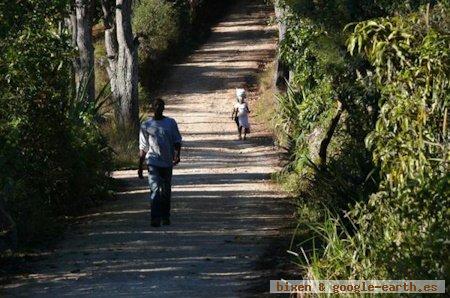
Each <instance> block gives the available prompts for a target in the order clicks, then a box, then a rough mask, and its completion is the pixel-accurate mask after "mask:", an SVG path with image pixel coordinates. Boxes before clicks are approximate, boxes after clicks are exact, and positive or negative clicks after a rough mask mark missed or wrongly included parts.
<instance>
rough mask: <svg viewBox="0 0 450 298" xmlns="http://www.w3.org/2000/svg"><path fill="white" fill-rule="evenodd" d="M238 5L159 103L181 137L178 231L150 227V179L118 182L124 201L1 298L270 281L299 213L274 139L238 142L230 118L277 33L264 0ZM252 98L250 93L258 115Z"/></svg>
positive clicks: (194, 291)
mask: <svg viewBox="0 0 450 298" xmlns="http://www.w3.org/2000/svg"><path fill="white" fill-rule="evenodd" d="M237 2H239V3H238V4H236V6H235V7H234V8H233V9H232V10H231V13H230V14H229V16H227V17H226V18H225V19H224V20H223V21H222V22H220V23H219V24H218V25H217V26H216V27H215V28H213V33H212V35H211V37H210V39H209V41H208V42H207V43H206V44H205V45H204V46H202V47H201V48H200V49H198V50H197V51H196V52H195V53H194V54H193V55H192V56H191V57H189V58H188V59H187V61H186V62H185V63H182V64H179V65H175V66H174V67H173V71H172V75H171V76H170V78H169V79H168V80H167V83H166V84H167V85H166V88H165V91H164V92H163V94H162V97H163V98H164V99H165V100H166V101H167V111H166V114H167V115H168V116H170V117H174V118H175V119H177V121H178V123H179V125H180V130H181V132H182V134H183V137H184V143H183V145H184V148H183V149H184V150H183V152H182V162H181V164H180V165H179V166H178V167H177V168H176V170H175V173H174V175H175V176H174V186H173V199H172V200H173V201H172V202H173V203H172V225H171V226H167V227H161V228H152V227H150V214H149V212H148V210H149V202H148V200H147V197H148V186H147V184H146V180H138V179H137V177H136V172H135V171H121V172H116V173H115V174H114V176H115V177H116V178H117V179H119V180H120V181H121V183H122V184H123V185H126V186H124V187H123V188H122V189H121V190H120V191H119V192H118V193H117V194H116V197H115V200H114V201H113V202H111V203H108V204H106V205H105V206H103V207H101V209H99V210H93V211H92V212H91V213H90V214H87V215H85V216H82V217H80V218H79V219H78V221H79V225H78V226H77V227H76V229H74V230H73V231H69V232H68V234H67V236H66V237H65V240H64V241H62V243H61V244H60V245H59V246H58V247H57V248H56V249H55V250H54V251H50V252H48V253H45V254H42V255H37V256H36V257H34V258H33V259H32V260H31V261H32V262H31V263H30V267H32V268H33V269H34V270H35V271H34V272H33V274H30V275H26V276H17V278H15V279H14V280H12V281H11V282H10V283H9V284H8V285H7V286H6V287H5V288H3V289H2V291H3V295H5V296H14V295H18V296H20V295H23V296H28V295H29V296H33V297H40V296H41V297H42V296H44V297H45V296H47V297H62V296H74V297H80V296H84V295H85V296H93V297H102V296H124V297H139V296H145V297H237V296H246V295H247V294H248V293H249V292H248V291H249V288H251V287H255V286H256V285H259V284H261V279H263V281H264V276H267V274H268V272H266V271H267V270H266V269H261V268H259V267H258V266H257V263H258V260H259V259H260V258H261V257H262V256H263V255H264V252H265V251H266V250H267V248H268V246H270V244H271V243H272V242H273V241H274V240H275V239H277V237H279V236H280V228H283V227H285V226H286V225H288V221H289V217H290V215H291V213H290V212H291V211H290V207H289V206H288V202H287V201H286V200H285V199H284V197H283V195H282V194H281V193H280V191H279V190H277V189H275V187H274V185H272V184H271V183H269V180H270V173H272V172H274V171H275V169H276V167H277V164H278V162H277V155H278V153H277V151H276V149H275V147H274V146H273V142H272V141H271V139H270V137H269V136H268V135H267V133H266V132H265V130H264V128H263V126H262V125H260V124H257V123H254V121H255V120H254V119H253V120H252V134H251V135H250V138H249V139H248V140H247V141H238V140H237V133H236V127H235V123H234V122H233V121H232V120H231V119H230V115H231V109H232V105H233V102H234V101H235V97H234V94H235V90H234V88H236V87H240V86H242V85H243V84H246V85H247V86H254V84H255V82H256V75H257V73H258V71H259V70H260V68H261V66H262V65H264V63H266V62H267V61H269V60H270V59H271V58H273V56H274V51H275V44H276V34H275V28H274V27H272V26H269V25H268V21H269V18H270V16H271V11H270V8H268V7H267V6H265V5H264V3H265V1H264V0H261V1H256V0H255V1H237ZM255 97H256V94H255V93H254V92H253V91H252V92H250V108H251V107H252V101H253V100H255ZM268 285H269V281H268V280H267V285H266V287H268ZM265 290H267V289H261V291H265ZM2 297H3V296H2Z"/></svg>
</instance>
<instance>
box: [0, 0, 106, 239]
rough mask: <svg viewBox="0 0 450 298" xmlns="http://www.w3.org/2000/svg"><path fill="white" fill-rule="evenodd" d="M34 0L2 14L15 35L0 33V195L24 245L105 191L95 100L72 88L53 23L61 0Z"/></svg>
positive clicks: (62, 39)
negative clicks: (59, 218)
mask: <svg viewBox="0 0 450 298" xmlns="http://www.w3.org/2000/svg"><path fill="white" fill-rule="evenodd" d="M39 2H40V1H35V3H34V4H35V5H28V4H25V3H16V5H15V6H14V9H11V10H4V11H2V13H3V14H2V17H4V16H5V15H4V14H5V13H6V14H8V15H9V14H11V15H9V17H10V18H9V17H8V18H5V19H7V20H8V19H11V20H13V21H11V22H9V23H8V22H7V23H2V25H4V26H5V25H6V26H10V27H12V26H14V30H7V31H6V32H7V33H6V34H5V35H2V36H0V51H1V52H2V55H1V58H0V59H1V61H0V168H1V169H2V170H1V171H0V197H2V199H3V200H5V201H6V211H7V212H8V213H10V214H11V215H12V218H13V219H14V221H16V223H17V229H18V234H19V238H20V239H21V240H23V241H25V240H27V241H33V240H43V239H45V236H46V235H52V233H53V231H54V230H55V229H58V228H59V226H60V225H57V224H55V221H56V220H57V218H58V217H59V216H62V215H68V214H73V213H77V212H79V211H81V210H82V209H83V208H84V207H85V206H87V205H89V204H91V203H92V200H93V199H94V198H98V196H99V195H104V194H106V193H107V186H108V177H107V175H108V171H109V164H110V152H109V149H108V147H107V146H106V143H105V139H104V138H103V137H102V135H101V134H100V132H99V130H98V126H97V118H96V116H97V115H96V114H97V112H98V107H96V103H86V102H85V99H84V98H77V97H76V96H75V92H74V90H73V88H72V87H71V86H72V81H73V80H72V73H71V67H72V60H71V57H72V55H73V50H72V48H71V47H70V42H69V36H68V35H67V34H65V32H63V31H59V30H58V29H57V27H56V26H55V24H57V23H58V22H59V21H60V20H62V13H63V12H64V8H65V4H64V3H63V2H64V1H61V2H58V1H55V2H52V3H50V4H49V3H47V2H46V3H45V5H44V3H43V2H42V3H39ZM15 16H16V17H15ZM19 18H20V20H21V21H20V22H16V20H17V19H19ZM10 29H11V28H10ZM3 33H4V31H2V34H3ZM79 94H83V92H79Z"/></svg>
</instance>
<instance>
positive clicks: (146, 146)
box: [138, 127, 149, 179]
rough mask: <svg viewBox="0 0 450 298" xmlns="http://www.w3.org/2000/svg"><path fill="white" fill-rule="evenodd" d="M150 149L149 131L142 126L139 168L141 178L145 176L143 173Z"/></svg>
mask: <svg viewBox="0 0 450 298" xmlns="http://www.w3.org/2000/svg"><path fill="white" fill-rule="evenodd" d="M148 149H149V144H148V133H147V131H146V130H145V127H141V130H140V131H139V169H138V176H139V178H140V179H143V178H144V175H143V171H144V161H145V156H146V155H147V151H148Z"/></svg>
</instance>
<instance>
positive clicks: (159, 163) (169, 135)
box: [139, 117, 181, 168]
mask: <svg viewBox="0 0 450 298" xmlns="http://www.w3.org/2000/svg"><path fill="white" fill-rule="evenodd" d="M176 143H181V135H180V131H179V130H178V125H177V122H176V121H175V120H174V119H172V118H169V117H165V118H163V119H161V120H155V119H153V118H149V119H148V120H147V121H145V122H144V123H142V125H141V130H140V132H139V149H140V150H143V151H145V152H147V154H146V156H145V159H146V160H147V164H148V165H152V166H156V167H163V168H168V167H172V166H173V158H174V154H175V148H174V145H175V144H176Z"/></svg>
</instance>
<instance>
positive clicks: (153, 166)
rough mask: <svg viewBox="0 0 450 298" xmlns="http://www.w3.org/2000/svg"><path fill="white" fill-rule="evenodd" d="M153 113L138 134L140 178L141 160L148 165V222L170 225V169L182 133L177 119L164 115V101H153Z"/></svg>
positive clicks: (155, 224) (178, 152) (157, 224)
mask: <svg viewBox="0 0 450 298" xmlns="http://www.w3.org/2000/svg"><path fill="white" fill-rule="evenodd" d="M153 110H154V116H153V117H150V118H149V119H148V120H147V121H145V122H144V123H142V125H141V129H140V133H139V150H140V153H139V170H138V176H139V178H141V179H143V178H144V176H143V169H144V161H146V162H147V167H148V182H149V186H150V199H151V225H152V226H153V227H160V226H161V222H162V224H163V225H169V224H170V197H171V188H172V169H173V166H175V165H177V164H178V163H179V162H180V152H181V135H180V132H179V130H178V125H177V122H176V121H175V120H174V119H172V118H170V117H166V116H164V115H163V111H164V101H163V100H162V99H160V98H158V99H156V100H155V101H154V102H153Z"/></svg>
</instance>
